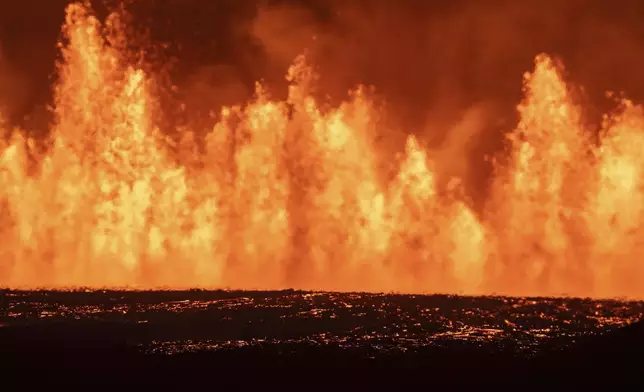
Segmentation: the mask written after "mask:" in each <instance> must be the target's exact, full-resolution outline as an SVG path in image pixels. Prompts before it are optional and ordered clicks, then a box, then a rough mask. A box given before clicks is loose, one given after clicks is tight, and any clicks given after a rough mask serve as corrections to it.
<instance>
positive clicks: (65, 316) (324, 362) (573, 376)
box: [0, 291, 644, 390]
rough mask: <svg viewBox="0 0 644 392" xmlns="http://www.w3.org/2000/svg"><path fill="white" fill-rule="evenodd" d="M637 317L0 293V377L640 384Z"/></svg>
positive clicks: (277, 295) (348, 298) (438, 300)
mask: <svg viewBox="0 0 644 392" xmlns="http://www.w3.org/2000/svg"><path fill="white" fill-rule="evenodd" d="M643 315H644V303H642V302H620V301H592V300H583V299H552V298H503V297H456V296H439V295H436V296H409V295H375V294H336V293H307V292H296V291H281V292H224V291H219V292H205V291H189V292H116V291H99V292H97V291H93V292H89V291H88V292H46V291H39V292H16V291H0V326H1V327H0V353H1V354H2V356H3V359H4V361H3V364H2V365H1V367H0V372H2V374H1V377H2V380H3V381H2V382H3V385H4V386H9V388H8V389H6V390H18V389H20V390H31V388H32V387H37V386H52V385H71V384H84V385H85V386H87V387H89V386H92V387H100V386H112V385H120V386H121V388H122V389H126V390H131V389H132V390H133V389H138V386H141V385H147V386H155V387H156V388H155V389H161V390H185V389H186V388H193V387H194V388H199V389H203V388H210V389H215V388H217V389H219V388H226V389H231V388H232V389H247V388H251V387H262V388H277V387H279V388H280V389H295V388H297V389H316V388H322V387H324V388H327V387H333V388H336V389H340V390H345V389H359V390H362V389H369V390H373V389H374V388H376V389H380V388H383V387H387V388H396V389H397V388H403V387H409V386H424V385H426V386H427V387H431V386H435V385H437V384H438V385H446V386H454V385H460V384H474V385H476V384H479V385H480V384H484V383H485V384H490V383H491V384H521V385H524V386H525V385H544V384H547V385H548V386H559V387H561V386H562V383H566V384H569V383H574V384H575V385H577V386H578V385H580V384H584V385H597V384H610V385H616V384H631V385H632V384H636V383H637V384H643V385H644V324H643V322H642V321H639V320H641V318H642V317H643ZM3 390H5V389H3Z"/></svg>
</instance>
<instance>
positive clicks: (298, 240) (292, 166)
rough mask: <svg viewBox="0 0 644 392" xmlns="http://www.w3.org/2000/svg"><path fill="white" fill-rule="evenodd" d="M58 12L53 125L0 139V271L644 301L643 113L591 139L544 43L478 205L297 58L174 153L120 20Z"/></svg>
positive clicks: (155, 281) (415, 147)
mask: <svg viewBox="0 0 644 392" xmlns="http://www.w3.org/2000/svg"><path fill="white" fill-rule="evenodd" d="M66 15H67V16H66V22H65V25H64V28H63V35H64V42H65V44H61V46H60V50H61V61H60V63H59V65H58V76H59V77H58V81H57V82H56V85H55V88H54V102H53V105H52V106H53V108H54V109H53V110H54V113H55V123H54V124H53V125H52V127H51V129H50V132H49V138H48V140H45V141H43V140H32V139H30V138H28V137H27V136H25V134H24V133H23V132H21V131H20V130H10V129H6V130H5V132H4V135H5V137H4V138H3V140H2V142H1V143H2V144H0V201H1V204H0V206H1V208H2V209H1V212H2V214H1V216H0V238H1V240H2V248H0V253H1V255H2V258H1V259H0V260H1V261H0V285H3V286H9V287H51V288H60V287H73V286H84V287H95V288H99V287H138V288H158V287H170V288H188V287H201V288H225V287H233V288H242V289H252V288H264V289H279V288H286V287H298V288H303V289H317V290H320V289H322V290H352V291H356V290H367V291H404V292H453V293H467V294H482V293H483V294H485V293H504V294H519V295H530V294H533V295H557V294H569V295H583V296H618V295H623V296H629V297H644V284H642V283H644V279H643V278H644V263H642V261H641V259H640V257H642V256H644V244H643V243H642V241H640V238H642V237H641V235H642V229H641V228H640V222H641V221H642V218H643V217H644V210H642V203H643V201H644V192H643V188H642V186H643V184H644V182H643V180H644V158H642V154H641V153H640V151H639V149H640V148H642V147H644V111H643V109H642V108H641V107H640V106H637V105H635V104H633V103H632V102H628V101H624V102H623V103H622V104H621V106H620V107H619V108H618V109H617V110H616V111H615V113H613V114H611V115H607V116H606V120H605V125H604V130H603V131H602V133H601V138H600V141H599V143H593V142H591V140H590V138H588V137H587V135H588V131H587V130H586V129H584V126H583V122H582V121H581V118H582V111H581V108H579V107H578V106H576V105H575V104H574V103H573V99H572V98H571V96H570V93H569V91H568V88H567V86H566V84H565V83H564V81H563V79H562V77H561V70H562V66H561V65H559V64H556V63H555V61H554V60H553V59H551V58H550V57H548V56H546V55H539V56H537V57H536V60H535V69H534V71H533V72H531V73H528V74H526V75H525V78H524V86H525V89H524V90H525V99H524V101H523V102H522V103H521V104H520V105H519V107H518V110H519V114H520V117H521V120H520V122H519V124H518V125H517V127H516V129H515V130H514V131H513V132H510V133H509V134H508V136H509V138H508V139H509V143H508V154H507V156H506V158H507V159H502V160H501V161H500V162H501V163H499V164H498V167H497V170H496V174H495V178H494V180H493V186H492V192H491V195H490V197H489V200H488V202H487V204H486V207H485V209H484V211H483V212H482V213H477V212H475V211H474V210H473V209H472V208H471V207H470V203H469V201H468V200H467V198H465V197H463V196H462V195H463V194H464V192H463V191H462V189H461V184H460V183H459V182H458V181H449V179H441V178H439V174H438V173H439V171H437V170H435V163H436V162H435V161H434V160H433V159H434V158H435V157H432V153H431V151H429V150H425V149H424V148H423V147H422V145H421V143H419V141H418V140H417V139H416V138H415V137H414V136H410V137H409V138H408V140H407V143H406V148H405V152H404V154H403V156H402V157H401V159H400V160H398V161H396V163H395V165H396V166H395V173H394V175H393V176H392V175H389V174H385V173H384V172H383V169H382V165H381V164H380V162H379V158H378V145H377V143H378V142H377V140H378V138H377V137H376V136H375V135H376V134H377V128H378V126H377V124H378V118H379V117H378V115H379V113H378V108H377V107H376V105H375V104H374V102H373V101H372V100H371V97H370V93H369V91H368V90H367V89H365V88H362V87H359V88H357V89H356V90H355V91H353V92H352V93H351V94H350V96H349V97H348V99H347V100H346V102H345V103H343V104H341V105H340V106H338V107H335V108H332V109H324V108H323V107H322V105H320V104H319V103H318V102H316V100H315V99H314V98H313V96H312V94H311V90H310V88H311V86H312V85H313V84H314V83H315V75H314V74H313V72H312V69H311V68H310V67H309V66H308V65H307V64H306V63H305V61H304V59H303V58H298V59H297V60H296V61H295V63H294V64H293V66H292V67H291V69H290V70H289V72H288V76H287V79H288V81H289V83H290V90H289V97H288V99H287V100H286V101H284V102H281V101H275V100H272V99H271V98H270V96H269V94H268V92H267V91H265V89H264V87H263V86H261V85H259V84H258V85H257V92H256V96H255V99H254V100H253V101H251V102H248V103H246V104H243V105H240V106H237V107H225V108H221V110H220V113H221V115H220V116H219V117H218V120H217V121H218V123H216V124H214V125H213V126H212V129H211V131H210V132H209V134H208V135H206V137H205V139H204V140H205V141H204V143H203V145H200V144H199V143H200V142H198V141H197V138H196V137H195V134H194V132H192V131H190V130H189V129H186V130H182V131H181V133H182V136H181V141H180V143H179V144H180V146H179V147H180V148H179V149H178V150H179V153H178V154H176V153H175V150H174V149H173V148H174V147H176V146H174V145H172V142H171V141H170V139H169V138H168V137H167V136H166V135H168V134H169V133H168V131H169V130H166V129H162V125H161V124H159V123H157V122H156V121H155V118H158V116H155V113H156V112H157V111H158V110H159V105H158V100H157V99H155V96H154V94H153V91H154V89H153V88H152V80H153V78H151V77H150V75H148V74H146V72H144V71H143V70H142V69H141V68H140V67H137V66H136V64H134V63H132V62H130V61H128V56H126V55H125V53H126V50H127V43H126V42H124V35H123V34H122V32H121V31H122V28H121V20H120V19H119V16H118V15H117V14H115V15H112V16H110V17H109V18H108V19H107V20H106V21H105V22H104V23H100V22H99V21H98V20H97V18H96V17H95V16H94V15H93V14H92V12H91V10H90V9H89V8H88V7H87V6H85V5H83V4H72V5H70V6H69V7H68V8H67V14H66ZM43 146H44V147H43ZM441 180H448V181H443V182H447V183H449V184H450V186H448V187H447V189H440V187H439V183H440V182H441Z"/></svg>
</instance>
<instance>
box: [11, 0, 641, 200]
mask: <svg viewBox="0 0 644 392" xmlns="http://www.w3.org/2000/svg"><path fill="white" fill-rule="evenodd" d="M27 3H29V1H27V2H20V3H16V4H12V5H11V7H12V10H8V11H6V12H4V11H0V15H2V14H4V15H5V17H4V18H3V19H7V21H9V18H11V20H13V21H14V22H13V24H12V25H11V26H12V27H11V31H9V30H7V31H4V32H3V36H4V37H3V39H4V40H5V41H6V40H10V41H7V42H9V43H10V44H11V47H12V48H17V49H16V50H14V51H13V52H14V55H13V56H14V57H15V58H7V59H5V60H2V56H0V67H1V68H2V72H1V73H0V102H2V103H3V104H4V105H5V106H8V107H7V108H5V109H4V110H5V111H6V112H8V115H9V116H10V117H12V119H14V120H17V121H18V122H19V121H22V118H23V117H24V116H26V115H29V114H31V113H32V112H33V107H36V106H37V107H40V108H42V107H44V103H46V102H47V99H46V97H44V94H45V92H47V89H48V87H47V83H46V81H47V80H51V78H49V76H51V73H52V72H53V69H51V68H49V69H45V68H43V66H42V65H43V64H47V65H48V64H53V58H45V57H47V56H53V55H54V54H55V53H54V52H53V51H50V52H47V51H42V50H40V49H39V48H53V47H54V44H55V41H56V39H57V38H58V26H60V24H61V22H62V15H63V5H64V3H65V1H62V0H61V1H53V2H47V6H46V7H45V8H47V9H45V8H43V7H44V6H43V5H42V4H40V3H42V2H38V4H39V6H38V7H31V6H30V5H29V4H27ZM107 3H109V4H108V5H109V6H111V7H113V6H114V4H116V3H117V2H115V1H108V2H107ZM20 4H24V5H25V6H24V7H23V8H24V9H22V10H21V11H16V9H18V8H20V7H22V6H21V5H20ZM95 5H97V4H95ZM98 5H100V4H98ZM3 7H4V6H3ZM125 7H126V8H127V9H128V10H129V11H130V12H131V13H132V14H133V18H134V20H135V21H136V26H145V29H148V30H149V38H150V40H151V44H152V45H155V46H160V45H161V44H163V45H166V46H167V48H166V49H165V50H166V57H165V58H166V59H167V58H173V59H174V65H173V67H172V69H171V72H170V73H171V79H172V82H173V83H174V84H175V85H176V86H177V91H178V92H179V94H178V99H179V100H181V101H182V103H183V104H185V107H186V109H185V111H186V112H185V113H184V115H185V116H189V117H190V118H191V121H192V122H193V123H194V122H196V120H197V119H198V118H204V119H205V122H204V124H206V123H207V120H208V117H209V116H210V115H212V113H217V112H218V108H219V107H220V106H221V105H229V104H234V103H240V102H244V101H245V100H246V99H247V98H249V97H250V96H251V95H252V93H253V91H254V83H255V82H256V81H258V80H262V81H263V82H264V84H266V85H267V87H268V88H269V91H270V92H271V94H273V95H274V96H276V97H277V98H282V97H283V96H284V95H285V94H286V80H285V79H284V74H285V72H286V69H287V67H288V65H289V64H290V63H291V62H292V61H293V59H294V58H295V56H297V55H298V54H301V53H303V52H306V53H307V56H308V59H309V61H310V63H311V64H313V65H314V66H315V67H316V69H317V71H318V73H319V76H320V79H319V86H318V93H319V96H320V98H321V99H326V97H333V99H334V100H336V101H337V100H341V99H343V98H344V97H345V96H346V92H347V91H348V90H349V89H351V88H353V87H355V86H356V85H358V84H366V85H372V86H375V88H376V93H377V94H378V96H379V97H380V98H382V99H383V100H384V101H386V108H387V109H386V114H387V115H386V116H383V120H382V121H383V122H384V121H386V122H387V127H385V128H389V129H395V130H396V131H395V132H392V134H390V135H387V138H386V140H387V143H388V144H387V146H386V147H383V148H386V149H390V150H392V151H394V152H395V151H400V150H401V149H402V148H403V142H404V140H405V135H406V134H408V133H415V134H417V135H418V136H419V139H420V141H421V143H422V144H425V145H427V146H428V147H430V148H431V149H432V150H434V151H435V153H436V154H437V156H440V157H441V159H438V164H439V168H438V170H439V171H442V172H445V173H448V174H449V175H450V176H451V175H454V176H469V177H471V178H473V179H474V180H475V182H478V183H479V184H478V185H477V186H476V189H471V190H470V192H471V193H472V196H473V197H474V198H475V199H477V198H479V196H481V197H482V194H483V193H484V191H483V188H484V184H485V178H486V177H487V175H488V174H489V172H490V166H489V164H487V163H486V160H485V157H486V156H488V155H491V154H495V153H497V152H498V151H499V150H500V149H501V148H502V146H503V133H504V132H507V131H509V130H511V129H512V128H513V127H514V124H515V120H516V110H515V106H516V104H517V103H518V102H519V100H520V99H521V75H522V73H523V72H525V71H528V70H530V69H531V67H532V61H533V58H534V56H535V55H536V54H538V53H541V52H547V53H549V54H552V55H554V56H558V57H561V58H562V60H563V62H564V63H565V64H566V67H567V70H568V73H567V76H568V77H569V78H570V82H571V84H573V85H577V84H578V85H583V86H585V90H583V91H580V94H579V99H580V100H584V107H585V108H587V109H586V113H584V115H585V117H586V121H587V122H589V123H591V124H597V123H598V122H599V114H600V113H603V112H605V111H606V109H607V108H610V107H612V106H613V103H612V102H610V103H608V102H607V101H606V99H605V97H604V92H605V91H606V90H611V91H622V90H625V92H626V94H627V95H628V96H629V97H631V98H633V99H635V100H636V101H637V100H639V99H640V98H641V96H642V95H643V94H644V77H642V76H641V75H642V74H641V72H640V70H639V68H640V65H641V64H642V63H643V60H644V58H643V56H644V55H643V52H642V50H641V49H640V48H641V44H642V40H644V27H643V25H642V24H641V23H640V21H641V19H642V17H644V6H643V5H642V3H641V2H640V1H637V0H621V1H616V2H611V3H610V4H608V3H606V2H605V1H601V0H570V1H565V2H562V1H555V0H527V1H520V2H518V1H510V0H502V1H494V2H481V1H476V0H457V1H442V2H434V1H431V2H430V1H421V0H418V1H407V2H391V1H387V0H372V1H352V2H347V1H342V0H335V1H323V0H309V1H274V0H273V1H269V0H254V1H251V0H248V1H241V0H240V1H218V2H203V1H196V0H169V1H164V2H158V1H151V0H140V1H130V2H127V4H126V5H125ZM54 9H55V10H54ZM43 15H48V16H47V18H49V19H51V20H48V21H47V22H46V23H45V19H46V18H45V16H43ZM52 15H54V16H55V17H52ZM28 20H34V21H36V22H37V21H40V22H42V23H40V22H38V24H39V25H41V26H45V25H46V26H50V25H51V28H49V27H47V28H43V29H42V32H36V31H35V30H33V29H32V27H31V26H32V24H30V23H27V22H26V21H28ZM18 22H20V23H18ZM23 22H24V23H23ZM36 22H34V23H36ZM7 23H8V22H7ZM7 23H5V25H8V24H7ZM20 48H22V49H20ZM0 53H1V52H0ZM38 56H40V57H43V58H42V59H40V58H36V57H38ZM5 57H6V56H5ZM18 70H19V71H20V72H18ZM17 72H18V73H17ZM21 74H24V75H27V76H28V77H21V76H20V75H21ZM32 74H33V75H32ZM36 74H37V75H36ZM25 80H32V81H36V83H33V85H31V86H26V85H25V84H24V81H25ZM7 96H10V99H7ZM195 97H198V98H195ZM30 104H31V106H33V107H31V106H30ZM36 111H38V110H36ZM172 115H174V113H172ZM466 182H467V183H469V184H472V183H473V182H472V181H466ZM479 194H481V195H479Z"/></svg>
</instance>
